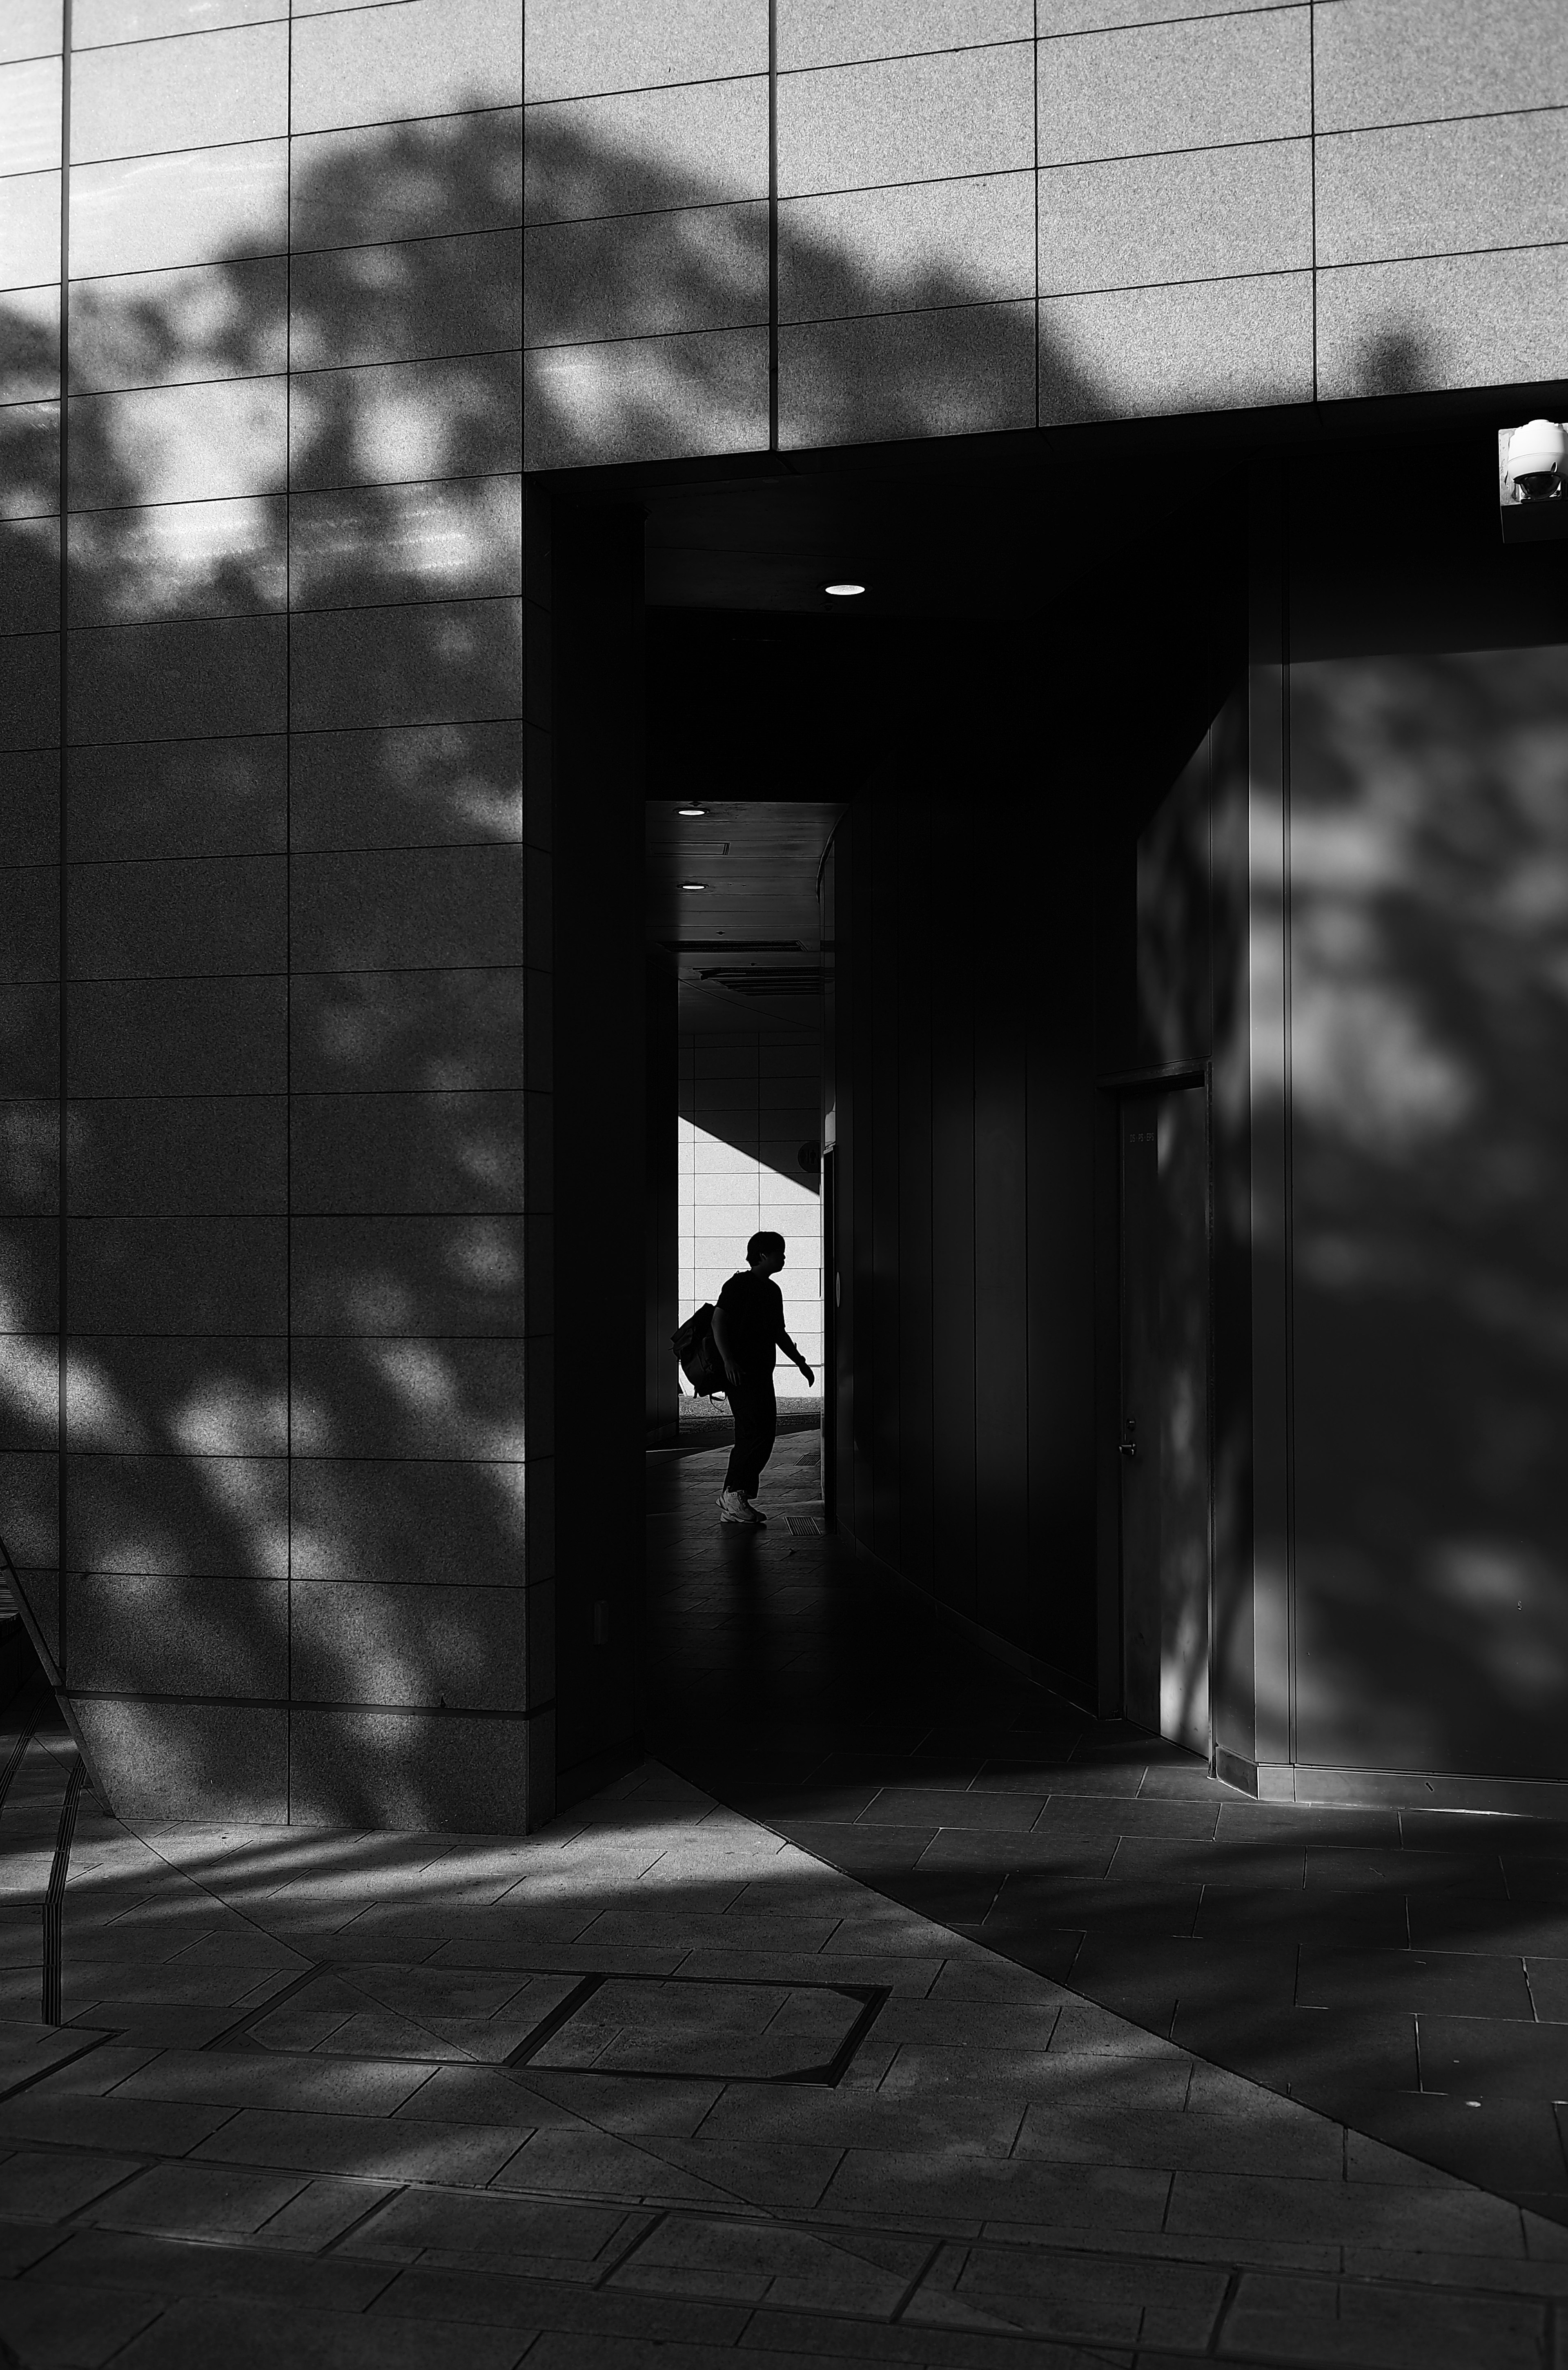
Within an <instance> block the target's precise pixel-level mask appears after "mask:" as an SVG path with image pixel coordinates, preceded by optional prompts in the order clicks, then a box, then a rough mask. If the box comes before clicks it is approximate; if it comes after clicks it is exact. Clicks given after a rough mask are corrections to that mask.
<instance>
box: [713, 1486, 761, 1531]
mask: <svg viewBox="0 0 1568 2370" xmlns="http://www.w3.org/2000/svg"><path fill="white" fill-rule="evenodd" d="M718 1504H719V1513H720V1517H721V1520H722V1521H723V1522H726V1523H750V1524H757V1523H760V1522H761V1521H762V1520H763V1516H762V1515H760V1514H759V1513H757V1511H756V1508H755V1506H754V1505H753V1504H752V1501H751V1500H750V1499H749V1498H743V1497H742V1495H741V1493H740V1491H739V1490H720V1492H719V1500H718Z"/></svg>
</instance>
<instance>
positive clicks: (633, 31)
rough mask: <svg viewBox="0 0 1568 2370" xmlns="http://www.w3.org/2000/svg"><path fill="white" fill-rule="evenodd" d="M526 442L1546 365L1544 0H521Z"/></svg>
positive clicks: (1550, 94)
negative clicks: (1255, 1)
mask: <svg viewBox="0 0 1568 2370" xmlns="http://www.w3.org/2000/svg"><path fill="white" fill-rule="evenodd" d="M525 5H526V21H527V80H526V98H527V102H528V104H527V106H526V109H525V132H526V142H527V147H528V154H529V164H528V198H527V222H528V224H529V227H528V229H527V232H526V234H525V246H526V249H527V255H528V265H529V271H530V276H531V281H532V284H533V288H534V292H535V301H534V304H533V306H532V308H531V312H530V318H529V323H528V328H527V331H526V336H525V345H526V347H527V349H528V357H527V362H526V376H527V384H528V386H529V390H530V405H529V428H528V442H527V454H528V466H530V467H539V468H550V467H555V466H562V465H566V464H582V463H590V464H591V463H595V462H612V461H625V460H634V459H651V458H659V457H664V456H674V455H680V454H699V453H709V452H712V453H718V452H733V453H739V452H747V451H756V450H761V449H767V448H768V447H770V446H774V447H778V448H782V449H789V448H800V447H810V446H823V445H831V444H836V443H862V442H868V441H872V440H881V439H886V438H894V437H921V436H934V435H950V434H958V433H965V432H978V431H986V430H998V429H1017V428H1032V427H1034V426H1036V425H1047V424H1050V425H1055V424H1065V423H1067V422H1071V421H1077V420H1092V419H1105V418H1109V419H1127V418H1139V417H1145V416H1148V415H1153V414H1160V413H1171V412H1183V411H1200V410H1213V409H1228V408H1237V407H1250V406H1258V405H1278V404H1295V403H1307V402H1311V401H1315V400H1319V399H1337V398H1343V397H1363V396H1378V395H1389V394H1398V393H1405V392H1410V391H1413V390H1420V389H1428V388H1437V387H1458V386H1470V385H1505V384H1512V383H1515V382H1519V381H1531V380H1542V379H1552V378H1555V377H1558V376H1560V375H1561V374H1562V373H1563V372H1564V371H1565V370H1568V331H1565V330H1564V328H1563V326H1562V325H1563V322H1564V319H1565V318H1568V306H1565V305H1564V301H1563V298H1564V293H1565V290H1568V279H1565V274H1568V262H1565V261H1564V258H1565V257H1568V244H1565V238H1568V232H1565V227H1564V225H1565V223H1568V214H1565V213H1564V202H1565V201H1564V200H1563V198H1562V189H1563V186H1564V177H1563V173H1562V156H1563V154H1564V147H1563V144H1564V142H1565V140H1568V131H1565V130H1564V127H1565V126H1568V34H1564V32H1563V29H1562V15H1561V11H1560V10H1558V9H1555V8H1552V7H1551V6H1549V5H1547V0H1525V5H1520V6H1515V5H1512V0H1485V5H1482V6H1475V5H1470V0H1435V5H1428V0H1317V5H1315V6H1313V5H1308V0H1295V4H1294V5H1286V6H1265V7H1257V6H1239V5H1235V0H1217V5H1214V4H1213V0H1211V5H1207V6H1204V5H1197V0H1193V5H1188V0H1182V5H1181V6H1176V5H1175V4H1174V0H1040V5H1039V6H1037V7H1032V6H1025V5H1023V0H922V5H920V6H907V7H904V6H893V5H891V0H854V5H847V6H829V5H826V0H778V8H777V11H776V24H775V31H774V38H773V45H772V50H771V52H770V51H769V45H768V31H767V14H766V11H765V10H764V9H763V7H762V6H761V5H760V0H747V5H745V6H736V7H734V8H725V9H723V10H720V11H715V12H712V14H711V17H709V18H705V17H703V16H702V15H701V14H700V13H699V12H698V11H696V10H694V9H692V8H690V7H688V6H684V5H681V0H647V4H646V5H644V4H643V0H639V5H637V6H630V5H625V6H621V5H616V0H601V5H598V6H594V7H592V8H586V7H583V6H580V5H577V4H576V0H525Z"/></svg>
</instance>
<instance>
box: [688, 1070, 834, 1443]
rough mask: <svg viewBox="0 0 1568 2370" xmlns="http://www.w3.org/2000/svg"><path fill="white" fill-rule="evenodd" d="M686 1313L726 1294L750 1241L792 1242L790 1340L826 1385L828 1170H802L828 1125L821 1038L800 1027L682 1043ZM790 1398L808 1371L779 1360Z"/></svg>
mask: <svg viewBox="0 0 1568 2370" xmlns="http://www.w3.org/2000/svg"><path fill="white" fill-rule="evenodd" d="M679 1110H680V1118H679V1127H680V1151H679V1163H680V1178H679V1200H678V1203H677V1207H678V1212H679V1255H678V1261H677V1272H678V1277H679V1300H680V1312H681V1315H682V1317H689V1316H690V1314H691V1312H692V1310H693V1309H694V1308H698V1307H700V1306H701V1305H702V1303H703V1302H704V1301H705V1300H717V1299H718V1297H719V1294H720V1292H721V1289H722V1287H723V1284H724V1283H725V1280H726V1279H727V1278H728V1277H729V1276H732V1275H733V1273H734V1272H735V1270H736V1269H737V1268H738V1267H741V1266H743V1265H744V1260H745V1252H746V1241H747V1238H748V1237H750V1236H751V1235H754V1234H757V1233H760V1232H761V1231H763V1230H764V1229H765V1228H767V1229H771V1230H772V1231H773V1232H774V1233H776V1234H781V1235H782V1236H783V1237H784V1240H785V1244H786V1247H787V1252H788V1260H787V1264H786V1267H785V1270H784V1272H783V1274H782V1275H781V1276H780V1277H779V1279H778V1283H779V1289H780V1291H781V1292H782V1293H783V1294H784V1314H785V1320H786V1322H787V1323H788V1325H789V1328H790V1338H791V1339H792V1340H793V1341H794V1343H795V1346H796V1348H797V1349H798V1350H799V1351H800V1352H801V1356H802V1358H804V1359H805V1361H806V1363H807V1364H808V1365H810V1366H811V1367H813V1369H814V1370H815V1372H816V1376H817V1380H816V1385H815V1390H814V1392H813V1394H811V1395H812V1396H815V1397H820V1395H821V1391H822V1361H823V1300H822V1225H821V1203H820V1202H819V1200H818V1193H819V1190H820V1188H819V1174H818V1172H817V1171H816V1170H815V1169H813V1170H812V1171H811V1172H810V1173H808V1172H807V1171H806V1170H805V1169H803V1168H801V1157H800V1156H801V1148H802V1146H804V1145H811V1144H815V1143H816V1142H817V1141H818V1139H819V1138H820V1135H821V1132H822V1043H821V1039H820V1036H819V1035H817V1034H813V1032H811V1031H807V1030H801V1032H800V1033H799V1034H793V1033H791V1034H790V1035H781V1034H767V1033H760V1032H759V1033H757V1034H754V1035H748V1034H745V1033H742V1032H736V1031H730V1032H727V1033H721V1034H718V1035H708V1034H703V1033H700V1032H694V1033H692V1034H689V1035H685V1036H683V1037H682V1038H681V1040H680V1091H679ZM775 1381H776V1384H777V1387H778V1395H779V1397H780V1398H802V1397H805V1396H807V1390H806V1384H805V1380H804V1377H803V1376H802V1375H800V1374H798V1373H797V1372H796V1370H795V1368H794V1367H793V1366H791V1365H790V1363H788V1361H787V1360H785V1359H784V1358H782V1357H780V1360H779V1363H778V1372H777V1375H776V1376H775Z"/></svg>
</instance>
